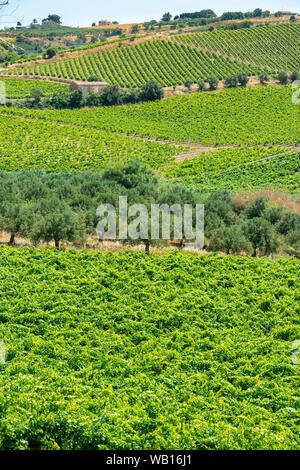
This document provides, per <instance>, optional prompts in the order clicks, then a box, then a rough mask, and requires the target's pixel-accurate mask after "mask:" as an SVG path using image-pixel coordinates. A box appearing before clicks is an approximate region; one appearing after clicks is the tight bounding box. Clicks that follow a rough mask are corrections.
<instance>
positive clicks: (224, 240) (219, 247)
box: [209, 225, 251, 254]
mask: <svg viewBox="0 0 300 470" xmlns="http://www.w3.org/2000/svg"><path fill="white" fill-rule="evenodd" d="M209 250H211V251H225V253H227V254H229V253H233V254H237V253H241V252H243V251H244V252H246V253H250V252H251V243H250V242H249V240H247V238H246V237H245V235H244V233H243V230H242V228H241V227H240V226H239V225H231V226H229V227H221V228H219V229H218V230H216V231H215V232H214V233H213V235H212V237H211V240H210V243H209Z"/></svg>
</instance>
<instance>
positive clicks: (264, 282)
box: [0, 247, 300, 450]
mask: <svg viewBox="0 0 300 470" xmlns="http://www.w3.org/2000/svg"><path fill="white" fill-rule="evenodd" d="M0 265H1V271H0V277H1V286H2V288H3V289H4V290H5V292H6V296H5V298H3V301H2V305H1V312H0V319H1V321H0V337H1V338H2V339H3V341H4V342H5V345H6V363H5V364H0V383H1V392H0V405H1V413H2V416H1V433H0V448H1V449H208V450H212V449H214V450H215V449H252V450H253V449H294V450H295V449H299V448H300V436H299V427H298V426H297V419H298V411H297V409H298V397H297V389H298V388H299V366H297V365H295V364H294V363H293V361H292V353H293V342H294V341H295V339H297V338H299V334H300V331H299V326H298V316H299V312H298V309H297V304H298V303H299V295H298V294H297V271H298V263H297V262H296V260H294V259H289V260H285V259H282V260H276V261H271V260H267V259H260V260H257V259H251V258H242V257H232V256H229V257H226V258H224V257H221V256H218V255H211V256H203V255H202V256H201V255H193V254H179V253H176V252H174V253H170V254H168V255H164V256H153V257H148V258H147V257H145V256H143V255H142V254H138V253H134V252H125V253H119V254H112V253H107V254H102V253H99V252H98V253H88V252H85V251H82V252H78V251H75V250H74V251H69V252H62V251H61V252H60V251H53V250H50V249H45V250H36V249H34V248H32V249H20V250H18V251H16V250H15V249H12V248H7V247H1V248H0Z"/></svg>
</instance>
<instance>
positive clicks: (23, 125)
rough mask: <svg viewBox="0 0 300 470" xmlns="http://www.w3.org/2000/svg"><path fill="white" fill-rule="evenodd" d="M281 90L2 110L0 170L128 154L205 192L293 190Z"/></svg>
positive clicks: (97, 165) (289, 127) (292, 144)
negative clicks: (103, 105)
mask: <svg viewBox="0 0 300 470" xmlns="http://www.w3.org/2000/svg"><path fill="white" fill-rule="evenodd" d="M291 96H292V88H291V87H286V86H281V87H278V86H276V87H274V86H261V87H255V88H252V87H250V88H247V89H244V88H238V89H228V90H221V91H218V92H213V93H194V94H191V95H186V96H182V97H175V98H168V99H166V100H163V101H160V102H154V103H144V104H134V105H130V106H128V105H127V106H117V107H113V108H111V107H106V108H100V109H99V108H91V109H80V110H26V109H14V108H6V109H5V110H2V111H1V110H0V113H1V114H0V116H1V121H2V124H3V126H4V127H5V128H6V129H7V130H9V132H6V133H3V134H1V136H0V169H1V170H24V169H27V168H39V167H42V168H45V169H48V170H55V171H78V170H87V169H89V170H100V169H103V168H105V167H107V165H109V164H110V163H112V162H117V161H118V162H124V161H128V160H129V159H131V158H136V157H138V158H140V159H142V160H143V161H145V162H146V163H147V164H149V165H150V166H151V167H152V168H154V169H155V170H157V171H158V172H159V173H160V174H161V175H163V176H164V177H168V178H183V181H185V182H186V183H187V184H188V185H189V186H192V187H196V186H197V185H198V188H199V189H201V190H205V191H212V190H214V189H218V188H220V189H225V188H227V189H231V190H232V189H234V190H242V189H254V188H256V189H259V188H263V187H273V188H278V189H285V190H289V191H292V192H297V191H299V150H300V140H299V126H300V121H299V111H298V108H297V106H295V105H294V104H293V103H292V101H291ZM274 110H276V112H274ZM203 122H205V126H202V125H201V123H203ZM159 140H160V141H159ZM284 154H286V155H287V154H289V156H286V157H284V156H283V155H284ZM291 154H293V155H291ZM200 175H201V177H200ZM210 181H211V182H210Z"/></svg>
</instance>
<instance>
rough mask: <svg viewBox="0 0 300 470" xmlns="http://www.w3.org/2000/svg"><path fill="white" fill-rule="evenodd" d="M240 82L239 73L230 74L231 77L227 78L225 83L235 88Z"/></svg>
mask: <svg viewBox="0 0 300 470" xmlns="http://www.w3.org/2000/svg"><path fill="white" fill-rule="evenodd" d="M238 82H239V79H238V76H237V75H230V76H229V77H226V78H225V85H226V86H227V87H228V88H235V87H237V85H238Z"/></svg>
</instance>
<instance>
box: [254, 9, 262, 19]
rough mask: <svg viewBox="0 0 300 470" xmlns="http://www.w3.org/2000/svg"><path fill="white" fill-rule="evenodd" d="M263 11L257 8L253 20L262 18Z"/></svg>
mask: <svg viewBox="0 0 300 470" xmlns="http://www.w3.org/2000/svg"><path fill="white" fill-rule="evenodd" d="M262 13H263V11H262V9H261V8H255V10H254V11H253V18H259V17H261V16H262Z"/></svg>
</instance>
